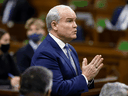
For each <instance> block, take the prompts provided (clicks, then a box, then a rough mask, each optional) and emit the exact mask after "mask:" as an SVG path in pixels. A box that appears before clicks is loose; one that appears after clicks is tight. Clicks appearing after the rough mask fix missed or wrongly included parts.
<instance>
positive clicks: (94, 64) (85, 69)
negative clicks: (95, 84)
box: [82, 55, 103, 81]
mask: <svg viewBox="0 0 128 96" xmlns="http://www.w3.org/2000/svg"><path fill="white" fill-rule="evenodd" d="M101 57H102V56H101V55H96V56H95V57H94V58H93V60H92V61H91V62H90V63H89V64H87V59H86V58H84V59H83V62H82V74H84V75H85V76H86V78H87V79H88V81H90V80H92V79H93V78H94V77H95V76H96V75H97V74H98V72H99V71H100V69H101V68H102V67H103V63H102V61H103V58H101Z"/></svg>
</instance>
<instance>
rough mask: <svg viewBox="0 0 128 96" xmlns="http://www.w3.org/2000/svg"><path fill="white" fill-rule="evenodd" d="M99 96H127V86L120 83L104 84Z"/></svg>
mask: <svg viewBox="0 0 128 96" xmlns="http://www.w3.org/2000/svg"><path fill="white" fill-rule="evenodd" d="M99 96H128V85H126V84H124V83H120V82H112V83H106V84H104V86H103V87H102V89H101V92H100V94H99Z"/></svg>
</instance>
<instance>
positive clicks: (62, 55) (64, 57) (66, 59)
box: [47, 34, 76, 76]
mask: <svg viewBox="0 0 128 96" xmlns="http://www.w3.org/2000/svg"><path fill="white" fill-rule="evenodd" d="M47 40H48V41H50V43H51V45H52V46H53V47H54V48H55V50H56V52H57V53H58V54H59V55H60V56H61V57H62V58H63V59H64V60H65V62H66V63H67V64H68V66H69V67H70V69H71V70H72V72H73V74H74V75H75V76H76V72H75V70H74V68H73V66H72V65H71V62H70V60H69V59H68V58H67V56H66V55H65V54H64V52H63V51H62V49H61V48H60V47H59V45H58V44H57V43H56V42H55V41H54V39H53V38H52V37H51V36H50V35H49V34H48V35H47Z"/></svg>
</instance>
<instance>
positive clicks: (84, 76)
mask: <svg viewBox="0 0 128 96" xmlns="http://www.w3.org/2000/svg"><path fill="white" fill-rule="evenodd" d="M82 75H83V76H84V78H85V80H86V83H87V85H88V79H87V78H86V76H85V75H84V74H82Z"/></svg>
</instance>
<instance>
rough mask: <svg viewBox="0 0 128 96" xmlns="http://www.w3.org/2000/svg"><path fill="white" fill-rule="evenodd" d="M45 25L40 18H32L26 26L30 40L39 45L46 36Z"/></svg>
mask: <svg viewBox="0 0 128 96" xmlns="http://www.w3.org/2000/svg"><path fill="white" fill-rule="evenodd" d="M44 27H45V23H44V22H43V21H42V20H41V19H38V18H30V19H29V20H27V22H26V24H25V28H26V29H27V37H28V38H29V40H32V41H33V42H35V43H37V44H39V43H40V42H41V39H42V37H43V36H46V31H45V29H44Z"/></svg>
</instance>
